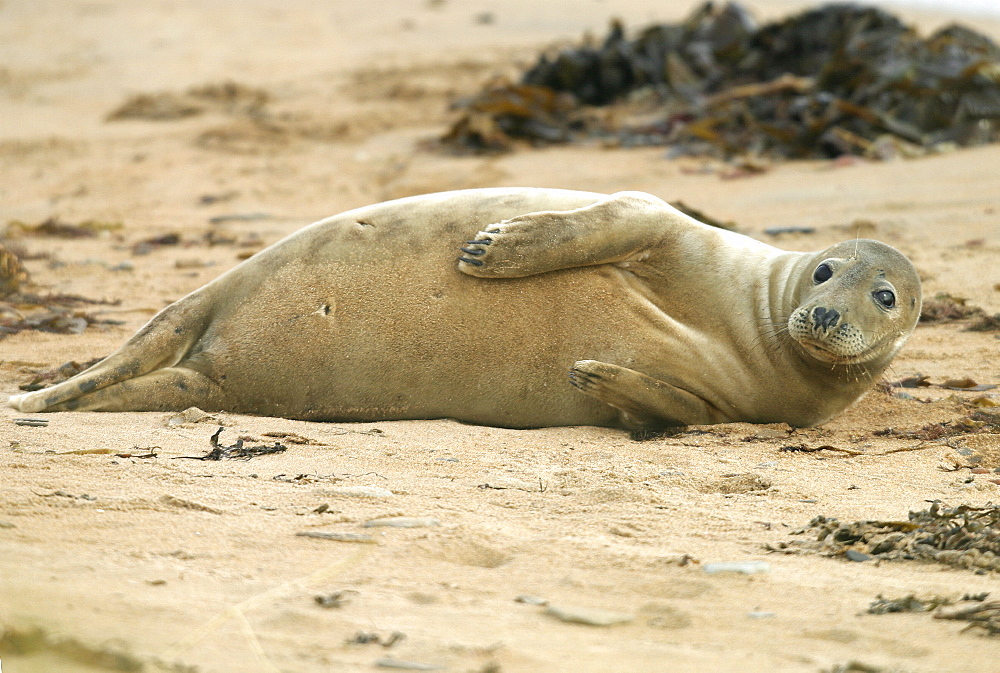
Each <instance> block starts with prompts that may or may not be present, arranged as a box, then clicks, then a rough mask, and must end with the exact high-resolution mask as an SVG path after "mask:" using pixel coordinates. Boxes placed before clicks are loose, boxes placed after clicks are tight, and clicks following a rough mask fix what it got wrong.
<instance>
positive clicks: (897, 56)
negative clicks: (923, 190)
mask: <svg viewBox="0 0 1000 673" xmlns="http://www.w3.org/2000/svg"><path fill="white" fill-rule="evenodd" d="M462 107H464V112H463V114H462V116H461V118H460V119H459V120H458V121H457V122H456V123H455V124H454V126H453V127H452V128H451V130H450V131H449V132H448V134H447V135H446V136H445V137H444V139H443V141H444V142H445V144H446V145H449V146H451V147H453V148H456V149H459V150H462V151H504V150H509V149H512V148H513V147H514V146H515V145H516V144H517V143H518V142H527V143H530V144H550V143H562V142H570V141H579V140H584V139H587V138H598V139H603V140H605V141H610V142H615V143H620V144H623V145H670V146H671V147H673V148H674V152H675V153H676V154H695V155H716V156H732V155H740V154H761V155H767V156H771V157H775V158H832V157H837V156H841V155H845V154H853V155H868V156H874V157H877V158H887V157H890V156H899V155H902V156H911V155H918V154H922V153H924V152H926V151H929V150H933V149H944V148H946V147H954V146H969V145H978V144H984V143H989V142H995V141H997V140H1000V47H998V46H997V45H996V44H995V43H994V42H992V41H991V40H990V39H989V38H988V37H985V36H983V35H980V34H979V33H976V32H975V31H973V30H970V29H968V28H964V27H962V26H958V25H951V26H948V27H945V28H942V29H941V30H939V31H937V32H935V33H934V34H932V35H930V36H929V37H927V38H921V37H920V36H919V35H918V34H917V33H916V31H915V30H914V29H913V28H910V27H908V26H906V25H905V24H903V23H902V22H901V21H900V20H899V19H898V18H896V17H895V16H893V15H891V14H889V13H887V12H885V11H883V10H880V9H877V8H874V7H866V6H861V5H855V4H830V5H824V6H821V7H818V8H816V9H812V10H808V11H805V12H803V13H801V14H798V15H796V16H792V17H790V18H788V19H785V20H784V21H780V22H775V23H770V24H766V25H763V26H760V27H757V26H756V25H755V22H754V21H753V19H752V18H751V17H750V15H749V13H748V12H747V11H746V10H745V9H744V8H743V7H742V6H740V5H739V4H737V3H728V4H725V5H724V6H716V5H714V4H713V3H711V2H709V3H706V4H704V5H703V6H701V7H700V8H698V9H697V10H696V11H695V12H694V13H693V14H692V15H691V16H690V17H688V18H687V19H686V20H684V21H682V22H681V23H679V24H660V25H653V26H650V27H647V28H645V29H644V30H641V31H640V32H639V33H638V35H637V36H635V37H634V38H631V39H630V38H629V37H628V36H627V35H626V32H625V29H624V27H623V26H622V24H621V23H620V22H615V23H613V24H612V26H611V30H610V33H609V34H608V36H607V37H606V38H605V39H604V41H603V42H602V43H601V44H599V45H594V44H584V45H582V46H580V47H577V48H571V49H565V50H563V51H560V52H558V53H556V54H544V55H542V56H541V57H540V58H539V60H538V61H537V62H536V63H535V64H534V65H533V66H531V67H530V68H529V69H528V70H527V71H526V72H524V74H523V76H522V77H521V81H520V82H518V83H513V84H510V83H508V84H499V85H492V86H488V87H487V88H486V90H484V91H483V92H481V93H480V94H478V95H477V96H475V97H473V98H471V99H470V100H468V101H466V102H465V103H463V104H462Z"/></svg>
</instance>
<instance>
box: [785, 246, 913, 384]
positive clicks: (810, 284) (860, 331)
mask: <svg viewBox="0 0 1000 673" xmlns="http://www.w3.org/2000/svg"><path fill="white" fill-rule="evenodd" d="M803 274H804V276H803V278H802V279H801V281H800V288H801V296H800V300H799V306H798V308H796V309H795V311H793V312H792V314H791V316H790V317H789V319H788V332H789V334H790V335H791V337H792V338H793V339H795V341H796V342H797V343H798V344H799V345H800V346H801V347H802V348H803V349H804V350H805V352H806V353H808V354H809V355H810V356H812V357H813V358H816V359H817V360H820V361H822V362H827V363H830V364H834V365H857V364H861V365H865V364H869V363H870V364H871V365H874V366H876V367H879V366H880V365H881V366H885V365H886V364H888V362H889V360H891V359H892V357H893V356H894V355H895V354H896V353H897V351H899V349H900V348H901V347H902V346H903V344H904V343H905V342H906V340H907V338H909V336H910V334H911V333H912V332H913V328H914V327H915V326H916V324H917V319H918V318H919V317H920V305H921V293H920V278H919V276H918V275H917V270H916V269H915V268H914V267H913V264H912V263H911V262H910V260H909V259H907V258H906V256H905V255H903V254H902V253H901V252H899V251H898V250H896V249H895V248H893V247H891V246H888V245H886V244H885V243H880V242H879V241H871V240H865V239H862V240H857V241H847V242H844V243H839V244H837V245H835V246H833V247H831V248H827V249H826V250H824V251H823V252H820V253H818V254H817V255H815V256H814V257H813V261H812V264H811V265H810V267H807V268H806V269H805V270H804V272H803ZM879 368H880V367H879Z"/></svg>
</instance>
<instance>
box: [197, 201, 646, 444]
mask: <svg viewBox="0 0 1000 673" xmlns="http://www.w3.org/2000/svg"><path fill="white" fill-rule="evenodd" d="M567 195H568V196H567V198H569V200H570V201H571V202H570V203H567V202H566V200H565V199H562V200H558V201H557V202H555V203H553V206H552V207H553V208H566V207H573V206H575V205H579V204H580V203H585V202H586V201H587V197H586V195H581V194H580V193H567ZM445 205H446V204H437V205H436V204H433V203H432V204H424V203H422V202H418V203H415V204H412V205H411V208H410V209H409V210H406V211H402V212H401V211H400V210H399V209H398V208H394V209H387V208H385V207H375V208H371V209H362V211H358V212H355V213H348V214H345V215H344V216H341V217H339V218H336V219H334V220H331V221H328V222H326V223H323V224H321V225H320V226H316V225H314V227H311V228H309V229H306V230H303V232H300V235H297V236H294V237H292V238H290V239H287V240H286V241H285V242H284V243H282V244H280V245H279V246H277V247H276V248H272V249H271V250H270V251H265V252H266V253H267V256H266V257H262V258H261V259H260V260H252V261H256V262H257V266H258V269H257V273H255V274H254V275H253V277H252V280H253V283H249V280H250V279H249V278H246V277H241V275H240V273H239V270H238V269H237V270H236V272H235V273H233V274H231V276H230V277H229V278H223V279H220V281H222V283H223V287H222V288H221V289H222V290H224V291H226V292H227V293H229V294H230V297H231V298H232V297H233V296H234V295H236V294H238V295H240V298H241V299H242V301H229V302H226V305H227V306H228V307H229V309H228V312H227V314H225V315H219V316H216V318H215V320H214V324H213V325H211V326H209V328H208V330H207V332H206V334H205V336H204V337H203V339H202V342H201V343H200V344H199V346H198V348H197V349H196V350H197V351H200V352H199V353H198V355H197V356H196V358H195V359H194V361H197V363H198V364H197V365H196V366H197V368H199V369H200V370H201V371H204V372H205V373H206V374H207V375H209V376H210V377H212V378H213V379H214V380H216V381H219V382H220V383H221V384H222V386H223V389H224V390H225V391H227V393H228V396H229V397H230V399H231V400H232V404H233V406H234V408H235V407H236V406H240V407H244V408H241V409H240V410H242V411H249V412H253V413H261V414H268V415H294V416H297V417H300V418H301V417H309V418H317V419H320V418H322V419H338V420H368V419H376V418H428V417H448V416H450V417H457V418H461V419H462V420H468V421H471V422H479V423H487V424H495V425H507V424H509V425H522V426H523V425H553V424H598V425H601V424H615V422H616V418H617V412H616V411H615V410H614V409H613V408H611V407H609V406H608V405H606V404H603V403H601V402H599V401H598V400H596V399H594V398H592V397H590V396H587V395H584V394H582V393H580V392H579V391H577V390H576V389H574V388H573V387H572V386H570V384H569V383H568V380H567V372H568V370H569V368H570V367H571V366H572V365H573V363H574V362H576V361H577V360H582V359H599V360H606V361H609V362H615V363H618V364H621V365H623V366H641V360H642V359H643V357H648V356H649V354H650V353H652V352H653V351H655V350H656V344H655V343H651V340H654V339H662V335H658V334H655V333H654V330H653V329H652V327H651V326H650V325H649V324H644V323H645V322H647V317H645V316H644V315H643V310H641V309H638V308H637V307H636V306H635V305H634V304H635V303H634V302H630V301H628V297H627V293H628V292H629V291H630V290H629V288H628V286H627V283H624V282H622V274H624V273H627V272H623V271H621V270H620V269H617V268H615V267H611V266H604V267H590V268H582V269H570V270H565V271H557V272H552V273H547V274H542V275H538V276H531V277H527V278H520V279H505V280H499V279H481V278H474V277H472V276H468V275H466V274H463V273H461V272H460V271H458V269H457V268H456V259H457V257H458V252H459V251H458V248H459V247H460V246H461V245H462V244H463V243H464V241H466V240H468V239H469V238H471V237H472V236H473V235H474V234H475V233H476V231H477V230H478V228H479V227H482V226H486V225H487V224H489V223H491V222H496V221H498V220H500V219H504V218H506V217H512V216H513V215H515V214H517V213H518V212H521V211H525V212H527V211H529V210H537V209H538V207H539V206H538V203H537V202H532V203H531V205H530V206H528V205H523V206H520V205H519V204H517V203H516V202H515V201H512V200H511V199H509V198H508V199H507V202H506V203H505V204H503V205H502V207H499V206H495V207H492V208H487V210H486V211H485V212H462V211H460V210H456V209H453V208H447V207H445ZM413 207H420V208H423V209H424V211H422V212H420V213H418V214H417V215H415V214H414V212H413V210H412V208H413ZM434 209H436V211H437V212H433V213H432V212H427V211H428V210H434ZM416 221H419V222H420V225H419V226H417V225H416V224H415V222H416ZM359 222H360V223H359ZM262 267H264V268H269V272H268V273H266V274H261V273H260V269H261V268H262ZM212 291H215V292H218V291H220V288H218V287H217V288H214V289H213V290H212ZM216 324H217V325H224V326H225V327H224V329H215V325H216ZM246 362H252V363H254V366H253V367H247V366H246V365H245V364H243V363H246ZM222 377H225V378H224V379H223V378H222ZM248 405H249V406H250V408H245V407H247V406H248ZM302 410H307V411H306V412H305V413H303V411H302Z"/></svg>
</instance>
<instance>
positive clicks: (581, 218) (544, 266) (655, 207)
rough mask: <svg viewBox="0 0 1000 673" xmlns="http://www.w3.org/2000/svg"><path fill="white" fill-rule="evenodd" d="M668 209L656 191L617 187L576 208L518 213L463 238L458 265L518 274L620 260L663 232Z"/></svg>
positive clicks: (493, 274) (490, 273)
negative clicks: (651, 193)
mask: <svg viewBox="0 0 1000 673" xmlns="http://www.w3.org/2000/svg"><path fill="white" fill-rule="evenodd" d="M669 209H670V207H669V206H668V205H667V204H666V203H664V202H663V201H661V200H660V199H657V198H656V197H655V196H650V195H649V194H643V193H641V192H619V193H618V194H613V195H611V196H609V197H607V198H606V199H603V200H601V201H598V202H596V203H593V204H591V205H589V206H584V207H583V208H577V209H576V210H563V211H544V212H537V213H528V214H526V215H520V216H518V217H514V218H511V219H509V220H504V221H503V222H499V223H497V224H491V225H487V226H486V227H484V228H483V230H482V231H480V232H479V233H478V234H476V235H475V236H474V237H473V239H472V240H470V241H466V243H465V245H463V246H462V247H461V249H460V256H459V259H458V268H459V270H460V271H462V272H463V273H467V274H469V275H470V276H478V277H480V278H521V277H524V276H532V275H535V274H539V273H546V272H548V271H555V270H556V269H570V268H573V267H578V266H593V265H596V264H609V263H613V262H620V261H623V260H626V259H629V258H631V257H633V256H634V255H638V254H640V253H641V252H642V251H643V250H645V249H647V248H648V247H650V246H652V245H655V244H656V243H657V242H659V240H660V239H662V238H663V236H664V235H665V234H666V229H665V228H664V217H663V215H664V212H665V210H669Z"/></svg>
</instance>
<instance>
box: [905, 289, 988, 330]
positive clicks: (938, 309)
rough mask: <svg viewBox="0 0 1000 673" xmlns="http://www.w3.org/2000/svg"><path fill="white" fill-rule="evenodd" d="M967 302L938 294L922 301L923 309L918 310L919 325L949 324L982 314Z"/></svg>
mask: <svg viewBox="0 0 1000 673" xmlns="http://www.w3.org/2000/svg"><path fill="white" fill-rule="evenodd" d="M968 302H969V300H968V299H966V298H964V297H956V296H953V295H951V294H948V293H947V292H938V293H937V294H936V295H934V296H933V297H932V298H930V299H924V304H923V307H922V308H921V309H920V323H921V324H926V323H932V322H951V321H954V320H964V319H966V318H973V317H976V316H980V315H982V314H983V309H981V308H979V307H978V306H970V305H969V303H968Z"/></svg>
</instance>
